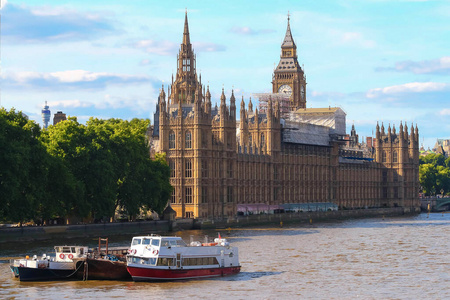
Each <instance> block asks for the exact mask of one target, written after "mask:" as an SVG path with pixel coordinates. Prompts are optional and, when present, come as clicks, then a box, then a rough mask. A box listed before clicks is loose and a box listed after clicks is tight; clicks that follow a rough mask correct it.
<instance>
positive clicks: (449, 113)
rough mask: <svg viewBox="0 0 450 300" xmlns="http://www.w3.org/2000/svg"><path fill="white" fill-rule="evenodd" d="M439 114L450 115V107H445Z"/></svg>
mask: <svg viewBox="0 0 450 300" xmlns="http://www.w3.org/2000/svg"><path fill="white" fill-rule="evenodd" d="M439 114H440V115H441V116H450V109H449V108H444V109H443V110H441V111H440V112H439Z"/></svg>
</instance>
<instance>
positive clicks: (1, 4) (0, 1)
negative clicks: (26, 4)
mask: <svg viewBox="0 0 450 300" xmlns="http://www.w3.org/2000/svg"><path fill="white" fill-rule="evenodd" d="M7 3H8V1H7V0H0V9H2V8H3V7H5V5H6V4H7Z"/></svg>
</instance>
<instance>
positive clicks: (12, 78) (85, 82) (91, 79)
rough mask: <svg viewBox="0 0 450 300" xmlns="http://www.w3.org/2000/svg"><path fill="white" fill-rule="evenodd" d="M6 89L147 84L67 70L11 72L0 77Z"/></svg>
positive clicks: (120, 76) (139, 79) (131, 78)
mask: <svg viewBox="0 0 450 300" xmlns="http://www.w3.org/2000/svg"><path fill="white" fill-rule="evenodd" d="M2 79H3V80H4V81H5V82H6V83H5V86H7V87H10V88H11V87H19V88H20V87H24V86H27V87H36V88H57V87H79V88H83V87H84V88H103V87H104V86H105V85H107V84H133V83H141V82H149V81H150V78H148V77H147V76H138V75H126V74H118V73H107V72H91V71H85V70H67V71H60V72H50V73H39V72H12V73H8V74H6V75H2Z"/></svg>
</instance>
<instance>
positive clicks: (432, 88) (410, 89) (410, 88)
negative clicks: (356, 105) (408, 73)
mask: <svg viewBox="0 0 450 300" xmlns="http://www.w3.org/2000/svg"><path fill="white" fill-rule="evenodd" d="M449 88H450V83H442V82H411V83H405V84H401V85H393V86H388V87H384V88H375V89H370V90H369V91H368V92H367V93H366V97H367V98H377V97H379V96H382V95H387V96H389V95H395V94H400V93H424V92H439V91H444V90H447V89H449Z"/></svg>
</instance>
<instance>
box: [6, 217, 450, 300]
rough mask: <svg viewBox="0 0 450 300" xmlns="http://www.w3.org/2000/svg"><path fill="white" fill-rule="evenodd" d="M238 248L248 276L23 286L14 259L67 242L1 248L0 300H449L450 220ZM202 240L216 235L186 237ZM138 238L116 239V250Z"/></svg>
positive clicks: (369, 226)
mask: <svg viewBox="0 0 450 300" xmlns="http://www.w3.org/2000/svg"><path fill="white" fill-rule="evenodd" d="M220 233H221V235H222V236H226V237H227V238H228V240H229V241H230V242H231V243H232V245H233V246H237V247H239V257H240V261H241V265H242V269H241V273H240V274H238V275H235V276H230V277H222V278H215V279H207V280H191V281H181V282H156V283H155V282H118V281H85V282H83V281H60V282H20V281H19V280H17V279H15V278H13V276H12V273H11V271H10V270H9V261H8V259H9V258H11V257H19V256H25V255H30V256H31V255H33V254H37V255H41V254H42V253H51V252H52V251H53V246H54V245H56V244H89V246H92V247H94V246H95V245H96V241H95V240H92V239H89V240H73V239H72V240H68V241H62V240H60V241H54V240H52V241H51V242H48V241H47V242H36V243H21V244H20V245H14V244H0V298H1V299H25V298H27V299H94V298H96V299H111V298H119V299H121V298H124V299H125V298H126V299H144V298H145V299H164V298H169V299H185V298H195V299H212V298H213V299H277V298H280V297H282V298H288V299H354V298H359V299H418V298H422V299H450V288H449V282H450V271H449V270H450V251H449V249H450V214H448V213H446V214H438V213H435V214H430V215H429V216H427V214H421V215H418V216H414V217H404V218H392V217H391V218H385V219H383V218H378V219H362V220H351V221H343V222H338V223H322V224H312V225H311V226H304V225H303V226H299V225H298V226H297V225H285V226H284V227H283V228H277V227H267V228H243V229H233V230H231V231H226V230H221V231H220ZM177 234H178V235H179V236H182V237H183V238H185V240H186V241H189V236H190V235H194V236H195V237H196V238H197V239H198V240H201V239H203V236H204V235H205V234H207V235H208V236H210V237H213V236H215V235H217V231H183V232H177ZM131 237H132V236H128V237H127V236H125V237H124V236H121V237H117V238H116V237H110V241H111V242H113V241H114V240H115V239H116V242H115V243H111V242H110V245H111V246H117V245H128V244H129V242H130V241H131Z"/></svg>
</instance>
